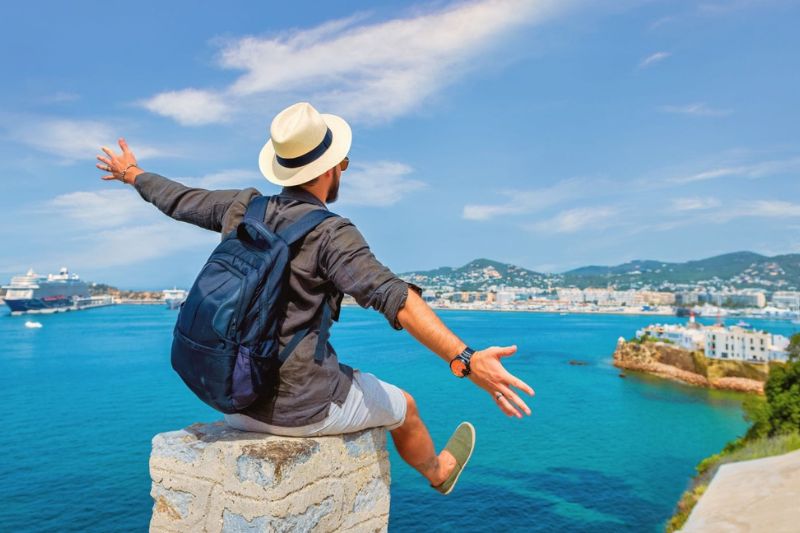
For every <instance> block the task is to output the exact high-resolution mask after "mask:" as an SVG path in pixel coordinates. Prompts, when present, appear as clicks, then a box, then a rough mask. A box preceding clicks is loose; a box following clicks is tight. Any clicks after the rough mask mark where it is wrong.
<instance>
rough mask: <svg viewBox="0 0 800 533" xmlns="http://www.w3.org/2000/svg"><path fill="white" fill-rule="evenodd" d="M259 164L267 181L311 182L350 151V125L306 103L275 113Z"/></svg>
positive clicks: (287, 183)
mask: <svg viewBox="0 0 800 533" xmlns="http://www.w3.org/2000/svg"><path fill="white" fill-rule="evenodd" d="M269 133H270V140H269V141H267V144H265V145H264V147H263V148H262V149H261V153H260V154H259V156H258V167H259V169H261V173H262V174H263V175H264V177H265V178H267V180H269V181H270V182H272V183H274V184H276V185H282V186H284V187H291V186H293V185H300V184H302V183H306V182H307V181H311V180H313V179H314V178H316V177H317V176H319V175H320V174H323V173H324V172H325V171H326V170H328V169H331V168H333V167H335V166H336V165H337V164H339V162H341V161H342V159H344V158H345V156H347V153H348V152H349V151H350V143H351V141H352V138H353V134H352V132H351V131H350V126H349V125H348V124H347V122H345V120H344V119H343V118H341V117H337V116H336V115H322V114H320V113H319V112H318V111H317V110H316V109H314V107H313V106H312V105H311V104H309V103H307V102H300V103H297V104H294V105H291V106H289V107H287V108H286V109H284V110H283V111H281V112H280V113H278V114H277V116H276V117H275V118H274V119H273V121H272V125H271V126H270V128H269Z"/></svg>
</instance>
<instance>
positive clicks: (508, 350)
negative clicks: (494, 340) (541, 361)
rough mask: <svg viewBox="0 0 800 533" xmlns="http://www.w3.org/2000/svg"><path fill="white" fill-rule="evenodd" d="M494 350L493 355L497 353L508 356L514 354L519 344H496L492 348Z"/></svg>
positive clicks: (500, 355)
mask: <svg viewBox="0 0 800 533" xmlns="http://www.w3.org/2000/svg"><path fill="white" fill-rule="evenodd" d="M490 349H491V350H492V355H496V356H497V357H508V356H510V355H514V353H515V352H516V351H517V346H516V344H515V345H512V346H502V347H500V346H495V347H494V348H490Z"/></svg>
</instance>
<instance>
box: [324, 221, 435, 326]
mask: <svg viewBox="0 0 800 533" xmlns="http://www.w3.org/2000/svg"><path fill="white" fill-rule="evenodd" d="M319 264H320V267H321V268H322V270H323V272H322V273H323V275H325V277H327V278H328V279H330V280H331V282H333V284H334V286H336V288H337V289H339V290H340V291H341V292H343V293H345V294H349V295H350V296H352V297H353V298H355V300H356V302H357V303H358V305H360V306H361V307H364V308H368V307H371V308H373V309H375V310H376V311H378V312H380V313H381V314H383V316H385V317H386V320H388V321H389V324H390V325H391V326H392V327H393V328H394V329H403V327H402V326H401V325H400V323H399V322H398V321H397V313H398V312H399V311H400V309H402V308H403V306H404V305H405V303H406V298H408V291H409V288H411V289H412V290H416V291H419V287H417V286H416V285H412V284H409V283H407V282H405V281H403V280H402V279H400V278H398V277H397V276H396V275H395V274H394V273H393V272H392V271H391V270H389V269H388V268H386V267H385V266H384V265H383V264H382V263H381V262H380V261H378V260H377V259H376V258H375V255H374V254H373V253H372V251H371V250H370V249H369V245H368V244H367V242H366V241H365V240H364V237H363V236H362V235H361V232H360V231H358V229H357V228H356V227H355V226H354V225H353V223H352V222H350V221H349V220H347V219H344V218H337V219H334V221H333V222H332V223H330V224H326V226H325V235H324V236H323V241H322V242H321V246H320V261H319Z"/></svg>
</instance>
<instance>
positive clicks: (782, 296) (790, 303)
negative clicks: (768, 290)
mask: <svg viewBox="0 0 800 533" xmlns="http://www.w3.org/2000/svg"><path fill="white" fill-rule="evenodd" d="M772 305H774V306H775V307H778V308H780V309H791V310H794V311H797V310H798V309H800V292H796V291H775V293H774V294H773V295H772Z"/></svg>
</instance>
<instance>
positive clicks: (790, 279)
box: [403, 252, 800, 291]
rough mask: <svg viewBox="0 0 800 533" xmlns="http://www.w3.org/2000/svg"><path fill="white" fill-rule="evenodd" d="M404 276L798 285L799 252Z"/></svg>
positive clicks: (459, 281) (442, 280)
mask: <svg viewBox="0 0 800 533" xmlns="http://www.w3.org/2000/svg"><path fill="white" fill-rule="evenodd" d="M403 277H404V278H406V279H408V280H410V281H413V282H414V283H417V284H418V285H424V286H426V287H443V286H449V287H453V288H454V289H456V290H483V289H488V288H489V287H491V286H493V285H494V286H499V285H506V286H517V287H539V288H545V287H549V286H574V287H579V288H586V287H607V286H613V287H616V288H618V289H629V288H634V289H637V288H638V289H660V290H679V289H681V288H686V287H690V286H695V285H703V286H706V287H708V288H712V289H713V288H722V287H724V286H727V287H736V288H761V289H766V290H769V291H774V290H797V288H798V287H800V254H786V255H778V256H774V257H767V256H764V255H760V254H756V253H753V252H735V253H729V254H723V255H718V256H715V257H709V258H707V259H701V260H696V261H687V262H685V263H669V262H664V261H654V260H634V261H629V262H627V263H624V264H621V265H616V266H586V267H581V268H576V269H574V270H570V271H568V272H564V273H563V274H543V273H540V272H534V271H532V270H528V269H525V268H522V267H519V266H515V265H509V264H506V263H500V262H498V261H492V260H490V259H476V260H474V261H470V262H469V263H467V264H466V265H464V266H462V267H459V268H451V267H441V268H437V269H435V270H428V271H419V272H408V273H406V274H403Z"/></svg>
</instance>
